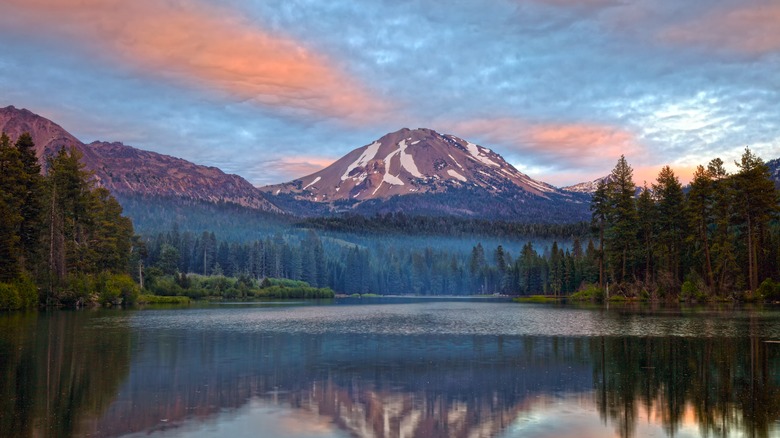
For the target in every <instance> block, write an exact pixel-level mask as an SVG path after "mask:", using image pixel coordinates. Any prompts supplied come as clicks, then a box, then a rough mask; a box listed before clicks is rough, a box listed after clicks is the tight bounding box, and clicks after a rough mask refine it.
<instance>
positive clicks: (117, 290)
mask: <svg viewBox="0 0 780 438" xmlns="http://www.w3.org/2000/svg"><path fill="white" fill-rule="evenodd" d="M104 290H105V291H106V298H107V299H108V298H109V297H111V298H110V299H111V300H113V301H110V303H111V304H119V303H120V302H121V303H122V304H135V301H136V300H137V299H138V294H139V291H138V286H137V285H136V284H135V282H134V281H133V279H132V278H130V276H129V275H127V274H116V275H111V276H110V277H108V279H107V280H106V283H105V289H104ZM101 298H102V297H101ZM107 302H108V300H107V301H106V302H103V304H106V303H107Z"/></svg>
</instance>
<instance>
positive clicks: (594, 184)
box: [561, 175, 610, 195]
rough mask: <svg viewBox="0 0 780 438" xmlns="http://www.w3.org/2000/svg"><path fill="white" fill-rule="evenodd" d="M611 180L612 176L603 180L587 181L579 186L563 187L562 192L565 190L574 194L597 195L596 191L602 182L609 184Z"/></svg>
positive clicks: (602, 178)
mask: <svg viewBox="0 0 780 438" xmlns="http://www.w3.org/2000/svg"><path fill="white" fill-rule="evenodd" d="M609 179H610V175H607V176H603V177H601V178H596V179H594V180H593V181H586V182H581V183H579V184H574V185H573V186H567V187H561V190H565V191H567V192H572V193H584V194H588V195H592V194H594V193H596V189H597V188H598V186H599V183H600V182H602V181H605V182H608V181H609Z"/></svg>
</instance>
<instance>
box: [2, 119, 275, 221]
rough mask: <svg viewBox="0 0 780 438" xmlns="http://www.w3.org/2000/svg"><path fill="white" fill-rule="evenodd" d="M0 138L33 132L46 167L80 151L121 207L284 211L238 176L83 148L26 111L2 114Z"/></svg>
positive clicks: (164, 158) (114, 148) (121, 149)
mask: <svg viewBox="0 0 780 438" xmlns="http://www.w3.org/2000/svg"><path fill="white" fill-rule="evenodd" d="M0 132H5V133H6V134H8V136H9V137H11V139H12V140H13V141H15V140H16V139H17V138H18V137H19V136H20V135H21V134H23V133H25V132H29V133H30V135H31V136H32V139H33V142H35V150H36V153H37V155H38V160H39V161H40V162H41V164H42V165H43V164H45V157H46V156H48V155H52V154H54V153H56V152H57V150H59V149H60V148H61V147H63V146H64V147H67V148H75V149H77V150H79V151H80V152H81V153H82V154H83V155H84V157H83V158H82V162H83V163H84V165H85V167H86V168H87V169H88V170H90V171H92V172H93V173H94V176H95V180H96V182H97V183H98V184H99V185H101V186H103V187H106V188H107V189H109V190H110V191H111V193H112V194H113V195H114V196H116V197H117V198H118V199H119V200H120V202H121V201H122V199H126V198H128V197H139V198H160V199H171V200H173V199H180V200H186V201H199V202H207V203H229V204H237V205H240V206H242V207H248V208H252V209H256V210H262V211H272V212H280V211H281V210H280V209H279V208H278V207H276V206H275V205H273V204H272V203H270V202H269V201H268V200H267V199H265V196H264V195H263V193H262V192H261V191H260V190H258V189H257V188H256V187H255V186H253V185H252V184H250V183H249V181H247V180H245V179H243V178H241V177H240V176H238V175H228V174H225V173H224V172H222V171H221V170H219V169H217V168H216V167H208V166H200V165H197V164H194V163H191V162H189V161H186V160H182V159H180V158H175V157H171V156H168V155H163V154H158V153H156V152H150V151H143V150H140V149H136V148H133V147H131V146H126V145H123V144H122V143H106V142H94V143H90V144H84V143H82V142H81V141H79V140H78V139H77V138H76V137H74V136H73V135H71V134H70V133H69V132H67V131H66V130H65V129H63V128H62V127H61V126H59V125H57V124H56V123H54V122H52V121H51V120H48V119H46V118H44V117H41V116H39V115H37V114H34V113H32V112H30V111H28V110H26V109H17V108H14V107H13V106H8V107H5V108H0Z"/></svg>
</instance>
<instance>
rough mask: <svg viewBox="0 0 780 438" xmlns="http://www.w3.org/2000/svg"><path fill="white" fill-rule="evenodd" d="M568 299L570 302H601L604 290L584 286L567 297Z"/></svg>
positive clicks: (593, 285) (588, 285) (593, 286)
mask: <svg viewBox="0 0 780 438" xmlns="http://www.w3.org/2000/svg"><path fill="white" fill-rule="evenodd" d="M569 299H570V300H572V301H603V300H604V289H601V288H600V287H598V285H595V284H586V285H584V286H583V287H582V288H581V289H580V290H578V291H577V292H575V293H573V294H572V295H571V296H569Z"/></svg>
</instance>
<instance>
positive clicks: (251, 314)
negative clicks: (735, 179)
mask: <svg viewBox="0 0 780 438" xmlns="http://www.w3.org/2000/svg"><path fill="white" fill-rule="evenodd" d="M779 310H780V309H776V308H771V307H755V308H735V307H731V306H723V307H720V308H719V307H701V308H679V307H668V308H667V307H649V306H627V305H623V306H614V305H611V306H610V307H609V308H606V307H602V306H582V307H578V306H571V305H569V306H565V305H540V304H516V303H511V302H506V301H502V300H492V299H489V300H477V299H451V300H446V299H438V300H432V299H374V300H371V299H363V300H359V299H343V300H335V301H329V302H326V303H314V302H302V301H298V302H286V303H283V302H275V303H265V304H261V303H252V304H246V303H230V304H211V305H203V306H197V307H190V308H161V309H143V310H111V309H109V310H105V309H99V310H83V311H53V312H48V313H46V312H41V313H38V314H19V313H10V314H8V313H6V314H0V373H1V375H2V380H0V404H2V406H0V436H3V437H32V436H36V437H37V436H57V437H60V436H96V437H109V436H110V437H116V436H129V437H223V436H230V437H256V436H260V437H263V436H268V437H276V436H288V437H300V438H304V437H306V438H309V437H550V438H552V437H664V436H675V437H701V436H750V437H753V436H756V437H767V436H780V343H778V342H780V311H779Z"/></svg>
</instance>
